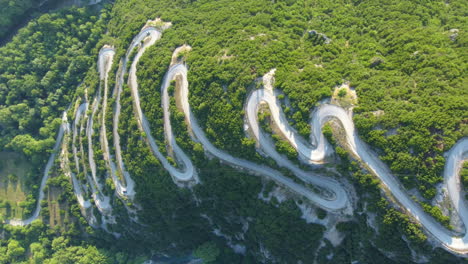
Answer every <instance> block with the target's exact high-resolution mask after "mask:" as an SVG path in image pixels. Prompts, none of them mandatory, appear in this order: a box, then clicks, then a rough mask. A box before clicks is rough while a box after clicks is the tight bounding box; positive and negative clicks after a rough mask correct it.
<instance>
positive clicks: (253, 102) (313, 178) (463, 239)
mask: <svg viewBox="0 0 468 264" xmlns="http://www.w3.org/2000/svg"><path fill="white" fill-rule="evenodd" d="M167 27H168V26H166V27H162V29H156V28H155V27H151V26H145V27H144V28H143V29H142V31H141V32H140V33H139V34H138V35H137V36H136V37H135V38H134V39H133V41H132V43H131V45H130V47H129V48H128V49H127V52H126V55H125V57H124V58H123V59H122V61H121V62H122V63H121V65H120V67H119V71H118V73H117V80H116V87H115V91H114V98H115V100H116V105H115V109H114V118H113V138H114V147H115V157H112V155H111V154H110V151H109V146H108V142H107V137H106V128H105V114H106V113H105V111H106V108H107V107H106V106H107V97H108V87H107V78H108V73H109V70H110V68H111V65H112V60H113V56H114V54H115V51H114V50H113V49H112V48H110V47H104V48H103V49H102V50H101V52H100V53H99V60H98V71H99V73H100V80H101V81H103V83H104V87H103V88H104V96H103V98H101V95H100V93H101V90H100V89H99V92H98V96H97V97H96V99H95V101H94V103H93V107H92V113H91V117H90V119H89V120H88V123H87V129H86V131H87V136H88V142H89V146H88V149H89V151H90V152H89V153H88V159H89V166H90V168H91V176H92V177H89V176H88V177H87V178H88V182H89V183H90V185H91V189H92V190H91V194H92V195H93V198H94V201H95V204H96V206H97V207H98V209H100V211H101V212H104V213H105V212H110V211H111V209H112V207H111V205H110V203H109V201H108V200H106V197H104V196H101V195H102V192H101V186H100V184H99V182H98V180H97V177H96V167H95V164H94V157H93V156H94V155H93V153H92V146H93V143H92V141H91V136H92V127H93V117H94V114H95V112H96V109H97V105H98V104H99V103H100V101H101V100H102V111H103V116H102V119H101V121H100V125H101V126H102V127H101V129H100V141H101V145H102V150H103V154H104V159H105V160H106V162H107V167H108V170H109V171H110V173H109V174H110V175H111V177H112V180H113V182H114V185H115V186H116V193H117V195H119V196H120V197H123V198H133V196H134V195H135V191H134V182H133V180H132V179H131V177H130V175H129V173H128V172H127V171H126V170H125V166H124V163H123V160H122V154H121V152H122V151H121V148H120V140H119V134H118V123H119V116H120V96H121V93H122V90H123V83H124V76H125V73H126V69H127V63H128V61H129V59H130V58H129V56H130V55H131V54H132V51H133V50H134V49H135V48H136V49H138V50H137V52H136V54H135V57H134V58H133V61H132V63H131V64H130V69H129V71H128V86H129V88H130V90H131V95H132V98H133V101H134V111H135V114H136V117H137V121H138V125H139V129H140V131H141V132H144V134H145V135H146V136H145V140H146V142H147V143H148V145H149V147H150V149H151V150H152V152H153V154H154V155H155V156H156V157H157V158H158V159H159V160H160V161H161V163H162V165H163V167H164V168H165V169H166V170H168V171H169V173H170V174H171V176H172V177H173V179H174V180H175V181H176V182H189V183H197V182H198V181H199V180H198V177H197V174H196V170H195V168H194V166H193V164H192V162H191V160H190V158H189V156H188V155H187V154H185V153H184V152H183V150H182V149H181V148H180V147H179V146H178V145H177V142H176V141H175V137H174V135H173V133H172V127H171V124H170V111H169V93H168V87H169V86H170V83H171V81H172V80H177V81H178V82H177V86H176V89H179V93H178V95H179V96H178V98H176V100H178V101H179V103H180V106H181V108H182V111H183V113H184V114H185V117H186V122H187V124H188V127H189V128H190V129H191V131H192V133H193V134H192V136H193V140H195V141H197V142H199V143H201V144H202V146H203V147H204V149H205V151H206V152H209V153H210V154H212V155H213V156H215V157H217V158H219V159H221V160H223V161H224V162H226V163H227V164H229V165H231V166H233V167H241V168H245V169H247V170H248V171H249V172H251V173H253V174H259V175H264V176H267V177H269V178H271V179H273V180H275V181H276V182H278V183H280V184H281V185H284V186H286V187H288V188H289V189H290V190H292V191H293V192H296V193H298V194H299V195H302V196H305V197H306V198H308V199H309V200H311V201H312V202H314V203H315V204H317V205H318V206H320V207H322V208H325V209H328V210H343V209H346V208H350V206H351V205H350V201H349V199H348V196H347V193H346V191H345V190H344V188H343V186H342V185H340V184H339V183H338V182H337V181H335V180H333V179H330V178H326V177H323V176H320V175H317V174H315V173H313V172H309V171H304V170H302V169H300V168H298V167H297V166H296V165H294V164H293V163H292V162H291V161H289V160H288V159H286V158H285V157H284V156H282V155H280V154H279V153H278V152H277V151H276V149H275V147H274V145H273V143H272V141H271V140H270V139H269V137H268V135H266V134H265V133H264V132H263V131H262V130H261V128H260V127H259V124H258V120H257V114H258V111H259V107H260V105H261V104H266V105H268V107H269V109H270V112H271V114H272V117H273V121H274V122H275V123H276V125H277V127H278V129H279V131H280V132H281V134H282V135H283V136H284V137H285V138H286V139H287V140H288V141H289V142H290V143H291V145H292V146H293V147H294V148H295V149H296V150H297V151H298V153H299V158H301V159H302V160H303V161H305V162H306V163H313V164H315V163H320V162H322V161H323V159H324V158H325V157H326V156H327V155H328V154H329V153H331V152H332V149H331V148H330V146H329V145H328V143H327V142H326V140H325V138H324V136H323V134H322V132H321V129H322V126H323V124H324V123H325V122H326V121H328V120H329V119H337V120H338V121H339V122H340V123H341V125H342V126H343V128H344V130H345V132H346V138H347V144H348V147H349V150H350V152H352V154H353V155H355V156H357V157H358V158H359V159H360V160H362V162H363V163H364V164H365V166H366V167H367V168H368V169H369V170H370V171H372V172H373V173H374V174H375V175H377V177H379V178H380V179H381V181H382V183H383V184H384V185H385V187H386V188H387V189H388V190H390V192H391V193H392V195H393V196H394V197H395V198H396V199H397V201H398V202H399V203H400V204H401V205H402V207H404V208H405V209H406V210H407V211H408V212H409V213H410V214H411V215H412V216H413V217H414V218H415V219H416V220H417V221H418V222H420V223H421V224H422V225H423V226H424V228H425V229H426V230H427V231H428V232H429V233H431V234H432V235H433V236H434V237H435V238H436V239H438V240H439V241H440V242H441V244H442V245H443V246H445V247H446V248H447V249H449V250H452V251H455V252H459V253H467V252H468V232H466V233H465V235H463V236H459V237H457V236H453V235H452V233H451V232H450V231H448V230H447V229H445V228H444V227H442V226H441V225H440V224H439V223H437V222H436V221H435V220H434V219H433V218H432V217H430V216H429V215H427V214H426V213H425V212H424V211H423V209H422V208H421V207H420V206H419V204H417V202H415V201H413V200H412V199H411V198H410V196H409V195H408V194H407V192H405V190H404V189H403V188H402V186H401V185H400V183H399V182H398V180H397V179H396V178H395V177H394V176H393V175H392V174H391V172H390V170H389V169H388V167H387V166H386V165H385V164H384V163H383V162H382V161H381V160H380V159H379V158H378V156H377V155H375V153H373V151H372V150H370V148H369V147H368V146H367V145H366V144H365V143H364V142H363V141H362V140H360V138H359V137H358V135H357V132H356V130H355V127H354V123H353V120H352V118H351V116H350V114H349V113H348V112H346V111H345V110H344V109H343V108H341V107H338V106H336V105H330V104H322V105H321V106H319V107H318V108H317V109H316V110H315V111H314V113H313V116H312V119H311V127H312V132H311V139H312V140H311V141H312V142H311V143H309V142H307V140H305V139H303V138H301V137H300V136H299V135H298V133H297V132H296V131H295V129H294V128H292V127H291V126H290V125H289V124H288V121H287V118H286V117H285V115H284V113H283V112H282V109H281V106H280V103H279V101H278V99H277V94H278V93H277V92H276V91H275V90H274V88H273V82H274V70H273V71H270V72H269V73H267V74H266V75H265V76H264V77H263V88H262V89H259V90H255V91H253V92H252V93H250V95H249V98H248V100H247V103H246V106H245V112H246V121H247V124H248V127H249V131H251V132H252V134H253V136H254V138H255V139H256V140H257V142H258V143H259V146H260V147H261V148H262V149H263V151H264V152H265V153H266V154H267V155H269V156H270V157H272V158H273V159H274V160H275V161H276V162H277V164H278V165H279V166H282V167H285V168H287V169H289V170H290V171H292V172H293V173H294V174H295V175H296V176H298V177H299V178H300V179H302V180H303V181H304V182H306V183H311V184H314V185H316V186H320V187H322V188H323V189H326V190H328V191H329V192H331V193H333V195H331V196H324V195H321V194H317V193H315V192H313V191H311V190H310V189H308V188H306V187H304V186H303V185H301V184H298V183H296V182H294V181H293V180H292V179H290V178H287V177H285V176H284V175H282V174H281V173H279V172H278V171H276V170H274V169H272V168H269V167H266V166H264V165H260V164H256V163H253V162H250V161H248V160H244V159H241V158H237V157H234V156H232V155H230V154H228V153H227V152H225V151H223V150H220V149H218V148H216V147H215V146H214V145H213V144H212V143H211V142H210V141H209V140H208V138H207V137H206V135H205V133H204V131H203V129H202V128H201V127H200V126H199V124H198V122H197V119H196V118H195V117H194V115H193V113H192V112H191V109H190V104H189V100H188V95H189V86H188V80H187V72H188V70H187V67H186V65H185V64H181V63H175V64H173V65H171V67H170V68H169V70H168V72H167V73H166V75H165V76H164V79H163V82H162V86H161V92H162V102H161V105H162V109H163V114H164V133H165V136H166V138H167V142H168V143H167V144H168V147H170V148H171V149H172V150H173V152H174V155H175V157H176V160H177V162H178V163H179V165H180V166H179V167H178V168H176V167H174V166H173V165H171V164H170V163H169V161H168V160H167V158H166V157H165V156H164V155H163V154H162V153H161V152H160V151H159V149H158V146H157V144H156V140H155V139H154V138H153V136H152V135H151V129H150V126H149V123H148V121H147V119H146V117H145V115H144V113H143V111H142V109H141V106H140V95H139V93H138V82H137V77H136V71H137V64H138V61H139V59H140V58H141V56H142V55H143V53H144V52H145V50H146V49H147V48H148V47H150V46H151V45H153V44H154V43H155V42H156V41H157V40H159V39H160V38H161V34H162V31H163V30H164V29H165V28H167ZM173 57H174V56H173ZM176 57H177V56H176ZM100 88H101V87H100ZM87 109H88V103H86V102H85V103H83V104H81V105H80V106H79V107H78V109H77V113H76V117H75V120H74V123H73V128H72V130H73V131H72V132H73V141H72V151H73V154H74V156H75V163H76V166H77V169H78V170H79V160H78V158H77V148H76V146H75V140H76V136H77V134H78V131H77V130H78V129H77V127H78V125H79V123H80V118H81V117H82V116H85V117H86V110H87ZM64 118H65V119H66V116H65V114H64ZM65 119H64V120H65ZM83 129H84V128H83V122H81V127H80V130H83ZM68 130H69V129H68V124H66V122H65V121H64V122H63V124H62V125H61V127H60V130H59V133H58V136H57V141H56V144H55V146H54V149H53V153H52V154H51V156H50V158H49V161H48V163H47V165H46V167H45V170H44V176H43V179H42V182H41V186H40V191H39V199H38V203H37V207H36V210H35V211H34V213H33V215H32V216H31V217H30V218H28V219H26V220H8V221H7V223H9V224H12V225H26V224H29V223H31V222H32V221H33V220H34V219H36V218H37V217H38V216H39V213H40V201H41V200H42V199H43V197H44V193H43V188H44V187H45V183H46V181H47V179H48V175H49V171H50V169H51V167H52V165H53V162H54V160H55V156H56V152H57V151H58V149H59V146H60V142H61V140H62V137H63V134H64V131H68ZM80 150H81V151H83V148H82V146H80ZM467 153H468V139H467V138H464V139H462V140H460V141H459V142H457V144H456V145H455V146H454V147H453V148H452V149H451V150H450V151H449V152H448V153H447V162H446V165H445V170H444V183H445V185H446V186H447V189H448V193H449V196H450V199H451V201H452V203H453V205H454V208H455V210H456V211H457V212H458V213H459V215H460V218H461V220H462V221H463V223H464V224H465V226H466V225H467V224H468V207H467V205H466V202H465V200H464V199H463V195H462V194H463V192H462V191H461V184H460V177H459V171H460V167H461V162H462V161H463V160H465V159H466V158H467V156H468V155H467ZM113 158H115V159H116V161H117V165H116V164H114V163H113V161H112V159H113ZM118 171H120V172H121V173H122V176H123V180H124V181H125V182H122V181H121V179H119V177H118V176H117V172H118ZM68 175H70V177H71V178H72V181H73V185H74V191H75V193H76V194H77V197H78V201H79V203H80V205H81V206H82V207H83V208H85V209H86V208H89V207H90V202H89V200H85V199H84V198H83V189H82V185H81V183H79V181H78V180H77V179H76V177H75V176H74V174H73V173H71V172H70V173H68ZM107 198H108V197H107Z"/></svg>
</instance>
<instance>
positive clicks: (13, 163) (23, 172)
mask: <svg viewBox="0 0 468 264" xmlns="http://www.w3.org/2000/svg"><path fill="white" fill-rule="evenodd" d="M31 170H32V167H31V164H30V163H29V162H28V161H27V159H26V157H24V156H22V155H20V154H18V153H15V152H6V151H4V152H0V204H1V205H2V206H1V208H0V214H2V215H3V216H6V217H13V218H22V217H23V209H22V208H21V207H20V206H19V205H20V203H21V202H24V201H26V196H27V194H28V193H29V192H28V191H29V188H28V187H27V185H26V184H25V182H26V178H27V175H28V173H30V172H31ZM6 203H8V204H9V205H6Z"/></svg>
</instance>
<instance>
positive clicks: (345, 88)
mask: <svg viewBox="0 0 468 264" xmlns="http://www.w3.org/2000/svg"><path fill="white" fill-rule="evenodd" d="M331 103H332V104H335V105H339V106H341V107H343V108H352V107H353V106H355V105H356V104H357V95H356V91H355V90H354V89H353V88H351V87H350V86H349V83H344V84H342V85H341V86H337V87H335V90H334V91H333V95H332V99H331Z"/></svg>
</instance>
